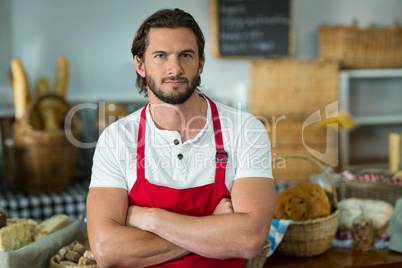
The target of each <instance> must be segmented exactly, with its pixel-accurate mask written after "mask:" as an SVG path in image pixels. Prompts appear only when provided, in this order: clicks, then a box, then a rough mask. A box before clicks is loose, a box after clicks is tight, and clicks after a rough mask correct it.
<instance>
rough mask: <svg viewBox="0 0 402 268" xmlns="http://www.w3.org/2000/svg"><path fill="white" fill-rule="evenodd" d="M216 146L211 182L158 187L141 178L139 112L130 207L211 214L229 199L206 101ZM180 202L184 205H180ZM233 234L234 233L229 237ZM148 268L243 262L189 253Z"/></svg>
mask: <svg viewBox="0 0 402 268" xmlns="http://www.w3.org/2000/svg"><path fill="white" fill-rule="evenodd" d="M207 100H208V101H209V103H210V106H211V111H212V118H213V127H214V133H215V147H216V169H215V170H216V172H215V182H214V183H211V184H207V185H203V186H199V187H194V188H188V189H173V188H169V187H165V186H159V185H155V184H152V183H150V182H148V180H147V179H145V170H144V165H143V163H144V156H145V142H144V140H145V125H146V124H145V120H146V119H145V116H146V113H145V111H146V106H145V107H144V108H143V110H142V112H141V120H140V126H139V131H138V147H137V180H136V182H135V183H134V185H133V188H131V190H130V195H129V201H130V205H138V206H143V207H158V208H162V209H166V210H168V211H171V212H174V213H179V214H183V215H189V216H207V215H211V214H212V212H213V211H214V210H215V208H216V206H217V205H218V203H219V202H220V200H221V199H222V198H225V197H227V198H230V193H229V191H228V189H227V187H226V185H225V168H226V161H227V153H226V152H225V150H224V147H223V139H222V133H221V125H220V120H219V114H218V109H217V108H216V105H215V103H214V102H212V101H211V100H210V99H209V98H207ZM184 200H185V201H184ZM183 201H184V202H183ZM233 235H235V234H233ZM151 267H164V268H165V267H219V268H221V267H230V268H236V267H242V268H243V259H241V258H235V259H227V260H218V259H209V258H205V257H202V256H200V255H197V254H193V253H192V254H190V255H187V256H185V257H183V258H180V259H177V260H174V261H171V262H167V263H163V264H160V265H155V266H151Z"/></svg>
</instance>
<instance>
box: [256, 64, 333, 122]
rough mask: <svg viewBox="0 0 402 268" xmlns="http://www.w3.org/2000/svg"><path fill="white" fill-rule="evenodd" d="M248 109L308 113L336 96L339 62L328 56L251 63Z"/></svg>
mask: <svg viewBox="0 0 402 268" xmlns="http://www.w3.org/2000/svg"><path fill="white" fill-rule="evenodd" d="M251 75H252V79H251V81H252V85H251V94H250V111H251V113H253V114H254V115H257V116H276V117H277V118H278V117H279V116H283V115H285V116H304V117H306V116H310V115H311V114H313V113H314V112H316V111H317V110H320V109H323V108H324V107H325V106H326V105H328V104H330V103H332V102H334V101H337V100H338V81H339V66H338V63H337V62H336V61H329V60H267V61H261V62H254V63H253V65H252V71H251Z"/></svg>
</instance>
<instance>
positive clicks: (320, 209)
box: [274, 182, 331, 221]
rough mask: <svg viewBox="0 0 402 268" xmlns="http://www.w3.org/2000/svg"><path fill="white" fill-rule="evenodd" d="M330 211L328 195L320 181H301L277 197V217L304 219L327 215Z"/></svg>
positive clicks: (275, 216) (275, 214) (275, 213)
mask: <svg viewBox="0 0 402 268" xmlns="http://www.w3.org/2000/svg"><path fill="white" fill-rule="evenodd" d="M330 213H331V209H330V204H329V200H328V197H327V195H326V193H325V191H324V189H323V188H322V187H321V186H320V185H319V184H318V183H310V182H306V183H299V184H296V185H294V186H292V187H289V188H287V189H285V190H283V191H282V192H280V193H279V194H278V195H277V197H276V207H275V212H274V218H276V219H287V220H296V221H303V220H312V219H316V218H321V217H326V216H328V215H329V214H330Z"/></svg>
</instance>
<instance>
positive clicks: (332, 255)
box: [264, 248, 402, 268]
mask: <svg viewBox="0 0 402 268" xmlns="http://www.w3.org/2000/svg"><path fill="white" fill-rule="evenodd" d="M264 267H270V268H271V267H278V268H293V267H297V268H315V267H326V268H338V267H372V268H378V267H389V268H394V267H395V268H396V267H402V253H398V252H394V251H389V250H387V249H382V250H373V251H369V252H354V251H353V250H351V249H342V248H330V249H329V250H328V251H327V252H326V253H324V254H322V255H319V256H316V257H311V258H292V257H287V256H282V255H279V254H274V255H272V256H271V257H269V258H268V259H267V260H266V262H265V265H264Z"/></svg>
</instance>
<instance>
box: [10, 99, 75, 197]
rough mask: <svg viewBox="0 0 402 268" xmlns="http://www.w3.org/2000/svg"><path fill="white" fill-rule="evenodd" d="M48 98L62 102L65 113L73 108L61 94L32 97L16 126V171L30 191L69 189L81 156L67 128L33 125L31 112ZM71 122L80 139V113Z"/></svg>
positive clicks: (38, 192)
mask: <svg viewBox="0 0 402 268" xmlns="http://www.w3.org/2000/svg"><path fill="white" fill-rule="evenodd" d="M49 99H53V100H54V101H56V102H57V103H58V104H61V106H62V107H64V111H65V113H67V112H68V110H69V109H70V106H69V104H68V103H67V102H66V101H65V100H64V99H63V98H62V97H60V96H59V95H57V94H46V95H43V96H41V97H38V98H36V99H35V100H33V101H32V102H31V104H30V106H29V107H28V108H27V111H26V113H25V115H24V116H23V117H22V118H21V120H19V121H17V122H15V123H14V125H13V130H14V136H15V145H14V146H15V158H16V159H15V160H16V170H15V171H14V172H15V173H16V176H17V182H18V185H19V187H20V188H21V190H22V191H24V192H26V193H29V194H43V193H59V192H62V191H65V190H67V189H68V187H69V186H70V183H71V181H72V177H73V174H74V171H75V165H76V160H77V157H78V148H77V147H76V146H75V145H73V144H72V143H71V142H70V141H69V139H68V138H67V136H66V133H65V130H64V129H60V130H57V131H43V130H37V129H34V128H33V127H32V125H31V122H30V121H31V114H33V113H34V111H35V109H37V107H38V105H39V104H40V103H41V102H42V101H45V100H49ZM64 116H65V114H64ZM63 119H64V118H63ZM71 122H72V135H73V136H74V137H75V138H78V137H79V136H80V134H81V132H82V125H81V121H80V119H79V118H78V116H73V117H72V121H71Z"/></svg>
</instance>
